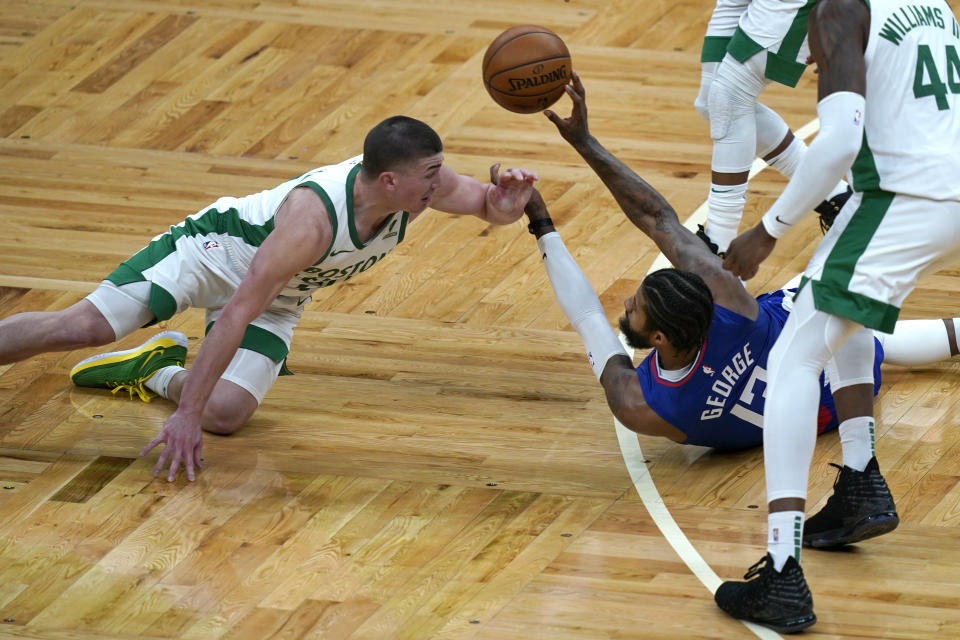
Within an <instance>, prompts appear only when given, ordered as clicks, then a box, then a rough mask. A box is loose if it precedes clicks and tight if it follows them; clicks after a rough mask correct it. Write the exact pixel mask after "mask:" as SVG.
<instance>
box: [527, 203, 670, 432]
mask: <svg viewBox="0 0 960 640" xmlns="http://www.w3.org/2000/svg"><path fill="white" fill-rule="evenodd" d="M526 213H527V217H528V218H529V219H530V225H529V229H530V232H531V233H532V234H533V235H534V236H536V238H537V246H538V247H539V249H540V256H541V258H542V259H543V266H544V267H545V268H546V270H547V277H548V278H549V279H550V285H551V286H552V287H553V292H554V294H555V295H556V297H557V302H558V303H559V304H560V308H561V309H563V312H564V314H566V316H567V319H568V320H569V321H570V324H571V325H573V328H574V329H575V330H576V331H577V333H578V334H579V335H580V339H581V341H583V346H584V348H585V349H586V350H587V357H588V358H589V360H590V366H591V367H592V368H593V373H594V375H596V376H597V379H598V380H599V381H600V385H601V386H602V387H603V391H604V394H605V395H606V398H607V405H608V406H609V407H610V411H612V412H613V415H615V416H616V417H617V419H618V420H619V421H620V422H622V423H623V424H624V425H625V426H626V427H627V428H629V429H631V430H632V431H636V432H637V433H642V434H645V435H651V436H663V437H666V438H670V439H671V440H675V441H677V442H683V441H684V440H685V439H686V435H685V434H684V433H683V432H682V431H680V430H679V429H677V428H675V427H673V426H672V425H670V424H669V423H667V422H666V421H665V420H664V419H663V418H661V417H660V416H658V415H657V414H656V412H654V411H653V409H651V408H650V407H649V406H648V405H647V402H646V400H645V399H644V396H643V388H642V387H641V386H640V381H639V380H638V379H637V372H636V370H635V369H634V368H633V362H632V361H631V360H630V356H628V355H627V352H626V350H625V349H624V348H623V345H622V344H621V343H620V339H619V338H618V337H617V336H616V334H615V333H614V332H613V329H612V328H611V327H610V323H609V322H607V317H606V314H605V313H604V311H603V307H602V306H601V304H600V299H599V298H597V294H596V293H595V292H594V290H593V287H592V286H591V285H590V282H589V281H588V280H587V277H586V276H585V275H584V274H583V271H581V270H580V267H579V266H577V263H576V261H574V259H573V257H572V256H571V255H570V253H569V252H568V251H567V248H566V246H565V245H564V244H563V240H562V239H561V238H560V234H558V233H557V232H556V229H555V228H554V226H553V221H552V220H551V219H550V214H549V213H548V212H547V207H546V205H545V204H544V202H543V198H541V197H540V193H539V192H538V191H537V190H536V189H534V191H533V194H532V195H531V196H530V201H529V202H528V203H527V206H526Z"/></svg>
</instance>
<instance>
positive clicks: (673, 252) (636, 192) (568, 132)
mask: <svg viewBox="0 0 960 640" xmlns="http://www.w3.org/2000/svg"><path fill="white" fill-rule="evenodd" d="M567 94H568V95H569V96H570V99H571V100H572V101H573V110H572V111H571V113H570V116H569V117H568V118H561V117H560V116H559V115H557V114H556V113H555V112H554V111H550V110H547V111H544V115H546V116H547V118H549V120H550V121H551V122H552V123H553V124H554V125H555V126H556V127H557V130H558V131H559V132H560V135H561V136H562V137H563V139H564V140H566V141H567V142H569V143H570V145H571V146H572V147H573V148H574V149H576V151H577V153H579V154H580V156H581V157H582V158H583V159H584V160H585V161H586V162H587V164H588V165H590V168H591V169H593V170H594V171H595V172H596V174H597V175H598V176H599V177H600V179H601V180H602V181H603V184H604V185H606V187H607V189H608V190H609V191H610V193H611V194H612V195H613V197H614V198H615V199H616V201H617V204H619V205H620V208H621V209H622V210H623V212H624V214H626V216H627V218H628V219H629V220H630V221H631V222H632V223H633V224H634V225H635V226H636V227H637V228H638V229H640V230H641V231H643V232H644V233H645V234H646V235H647V236H649V237H650V239H651V240H653V241H654V243H655V244H656V245H657V248H659V249H660V251H661V252H663V255H664V256H666V257H667V260H669V261H670V263H671V264H673V266H675V267H676V268H678V269H681V270H683V271H690V272H692V273H695V274H697V275H698V276H700V277H701V278H703V280H704V281H705V282H706V283H707V286H709V287H710V291H711V293H712V294H713V297H714V299H715V300H716V301H717V303H718V304H721V305H723V306H724V307H727V308H728V309H731V310H732V311H735V312H737V313H740V314H741V315H744V316H746V317H750V318H755V317H756V314H757V304H756V300H754V299H753V296H751V295H750V294H748V293H747V292H746V290H745V289H744V288H743V286H742V285H741V284H740V282H739V281H738V280H737V279H736V278H734V277H731V275H730V274H729V273H726V272H725V271H724V270H723V269H722V268H721V263H720V259H719V258H718V257H717V256H716V255H714V254H713V253H711V251H710V250H709V249H708V248H707V246H706V245H705V244H704V243H703V241H702V240H700V238H698V237H697V236H696V235H695V234H694V233H693V232H692V231H690V230H689V229H687V228H686V227H684V226H683V225H682V224H680V220H679V219H678V218H677V214H676V212H675V211H674V210H673V207H671V206H670V203H669V202H667V200H666V199H665V198H664V197H663V196H662V195H660V193H659V192H658V191H657V190H656V189H654V188H653V187H652V186H650V185H649V184H648V183H647V182H646V181H645V180H644V179H643V178H641V177H640V176H638V175H637V174H636V173H635V172H634V171H633V170H632V169H630V167H628V166H627V165H625V164H624V163H623V162H622V161H621V160H620V159H619V158H617V157H616V156H615V155H613V154H612V153H610V152H609V151H608V150H607V149H606V148H605V147H604V146H603V145H602V144H600V142H599V141H598V140H597V139H596V138H595V137H594V136H593V135H591V134H590V130H589V126H588V123H587V103H586V91H585V90H584V88H583V83H582V82H581V80H580V76H579V75H578V74H577V73H576V72H573V78H572V80H571V82H570V83H569V84H568V85H567Z"/></svg>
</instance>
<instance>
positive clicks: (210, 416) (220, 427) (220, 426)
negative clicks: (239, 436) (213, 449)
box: [203, 411, 246, 436]
mask: <svg viewBox="0 0 960 640" xmlns="http://www.w3.org/2000/svg"><path fill="white" fill-rule="evenodd" d="M245 422H246V418H244V417H241V416H239V415H237V414H236V413H233V412H225V413H224V412H220V411H204V412H203V430H204V431H208V432H210V433H215V434H217V435H220V436H229V435H233V434H234V433H236V432H237V431H238V430H239V429H240V427H242V426H243V424H244V423H245Z"/></svg>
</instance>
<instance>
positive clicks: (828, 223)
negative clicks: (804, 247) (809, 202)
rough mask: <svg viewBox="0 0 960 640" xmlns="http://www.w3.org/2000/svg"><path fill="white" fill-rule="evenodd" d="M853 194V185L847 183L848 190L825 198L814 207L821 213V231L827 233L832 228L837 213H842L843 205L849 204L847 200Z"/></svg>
mask: <svg viewBox="0 0 960 640" xmlns="http://www.w3.org/2000/svg"><path fill="white" fill-rule="evenodd" d="M852 195H853V187H851V186H850V185H847V190H846V191H844V192H843V193H838V194H837V195H835V196H833V197H832V198H830V199H829V200H824V201H823V202H821V203H820V204H818V205H817V206H816V208H814V211H816V212H817V213H818V214H820V232H821V233H826V232H827V231H829V230H830V227H832V226H833V221H834V220H836V219H837V214H838V213H840V209H843V205H845V204H847V200H849V199H850V196H852Z"/></svg>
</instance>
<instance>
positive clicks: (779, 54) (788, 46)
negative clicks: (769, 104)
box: [703, 0, 814, 87]
mask: <svg viewBox="0 0 960 640" xmlns="http://www.w3.org/2000/svg"><path fill="white" fill-rule="evenodd" d="M813 4H814V0H752V2H750V4H749V5H748V6H747V8H746V10H745V11H744V12H743V15H741V16H740V24H739V25H738V26H737V29H736V31H735V32H734V33H733V35H732V36H731V37H730V40H729V42H728V43H727V44H726V47H725V52H726V53H727V54H729V55H730V56H731V57H733V58H734V59H735V60H737V61H739V62H741V63H744V62H746V61H747V60H749V59H750V58H752V57H753V56H755V55H757V54H758V53H760V52H765V53H766V55H765V56H764V58H765V59H764V61H763V64H764V70H763V71H764V77H765V78H766V79H768V80H773V81H774V82H779V83H780V84H784V85H786V86H788V87H794V86H796V84H797V82H798V81H799V80H800V76H801V75H803V71H804V69H805V68H806V61H807V57H808V56H809V55H810V47H809V46H808V44H807V19H808V16H809V14H810V9H811V8H812V7H813ZM711 45H712V46H711V47H710V50H709V51H707V42H706V41H705V43H704V47H705V49H704V54H703V56H705V57H707V58H710V59H715V58H716V57H717V53H718V51H717V48H718V47H719V40H716V41H715V42H712V43H711Z"/></svg>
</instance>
